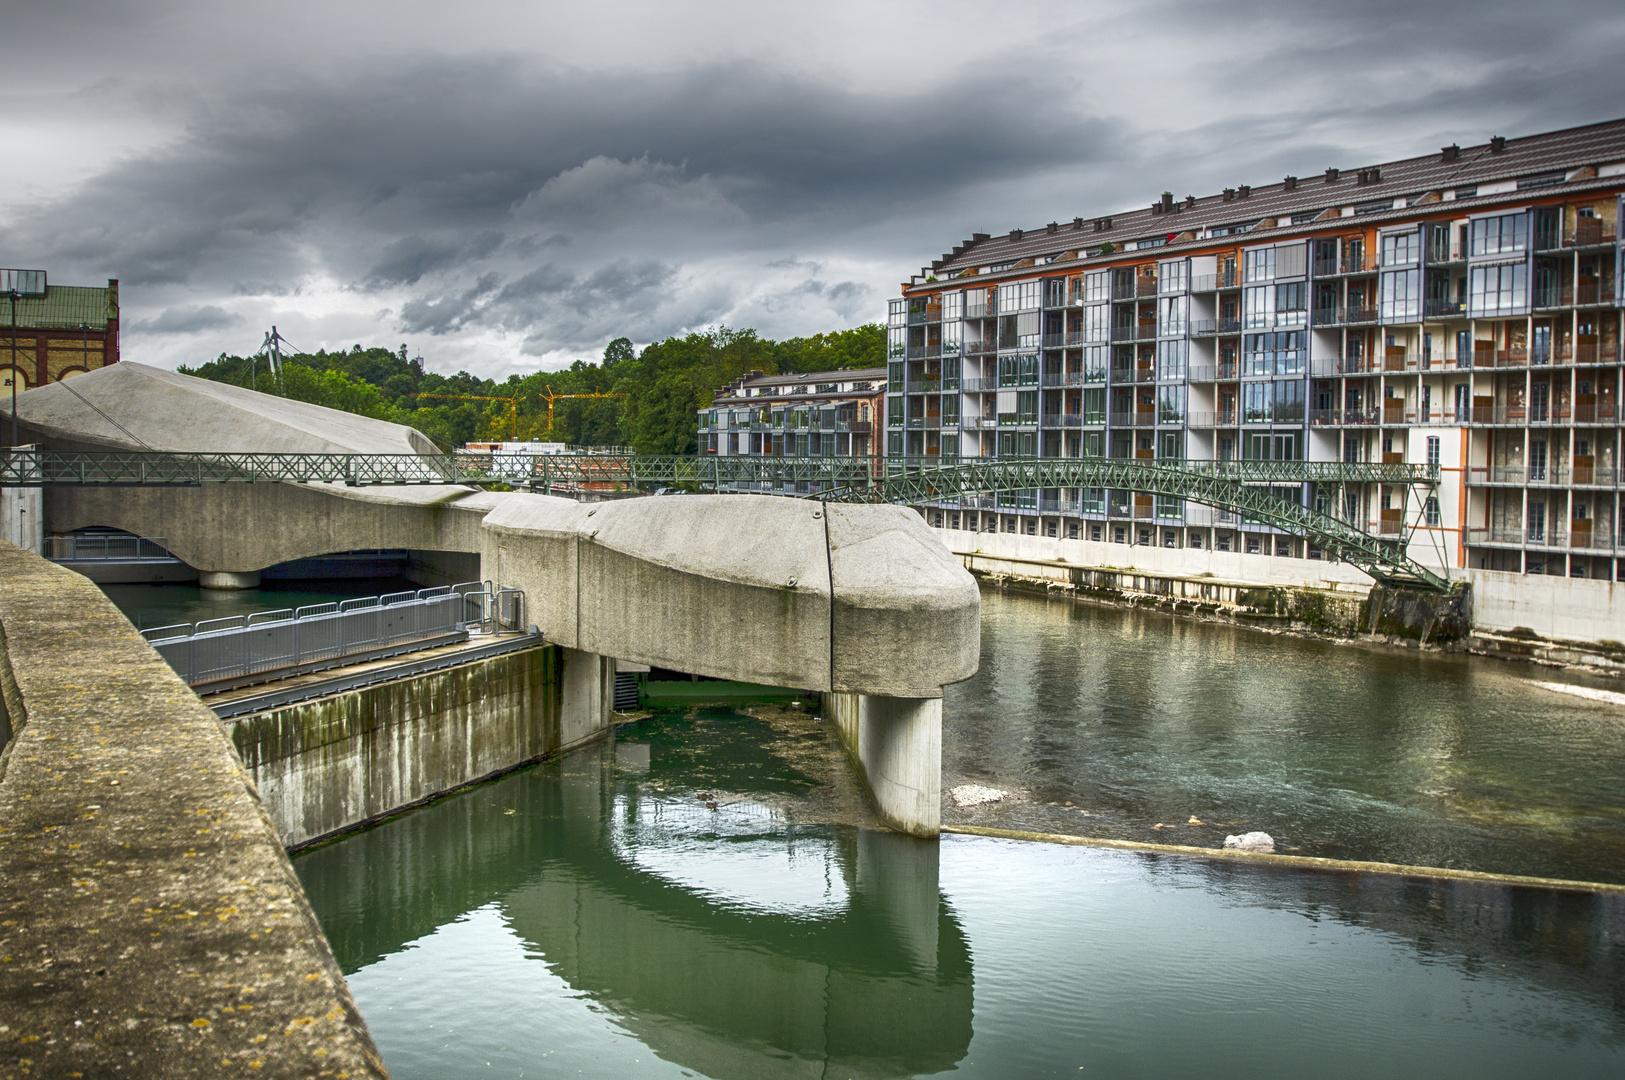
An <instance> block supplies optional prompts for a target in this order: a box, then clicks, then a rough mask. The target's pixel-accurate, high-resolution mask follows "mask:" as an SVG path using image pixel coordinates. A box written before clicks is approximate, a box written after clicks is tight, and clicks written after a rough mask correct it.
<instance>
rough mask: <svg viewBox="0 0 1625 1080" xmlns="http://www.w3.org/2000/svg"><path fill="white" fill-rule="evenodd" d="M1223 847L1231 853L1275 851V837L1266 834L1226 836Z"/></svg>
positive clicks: (1254, 833) (1253, 833) (1251, 833)
mask: <svg viewBox="0 0 1625 1080" xmlns="http://www.w3.org/2000/svg"><path fill="white" fill-rule="evenodd" d="M1224 846H1225V847H1227V848H1229V849H1231V850H1232V851H1263V852H1272V851H1274V850H1275V837H1273V836H1271V835H1270V834H1269V833H1267V832H1250V833H1242V834H1241V835H1240V836H1227V837H1225V838H1224Z"/></svg>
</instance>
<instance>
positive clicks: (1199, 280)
mask: <svg viewBox="0 0 1625 1080" xmlns="http://www.w3.org/2000/svg"><path fill="white" fill-rule="evenodd" d="M1240 287H1241V275H1240V274H1239V273H1237V272H1236V271H1235V270H1231V271H1229V272H1225V271H1220V272H1219V273H1217V274H1197V275H1196V276H1194V277H1192V278H1191V292H1193V293H1200V292H1218V291H1219V290H1220V289H1238V288H1240Z"/></svg>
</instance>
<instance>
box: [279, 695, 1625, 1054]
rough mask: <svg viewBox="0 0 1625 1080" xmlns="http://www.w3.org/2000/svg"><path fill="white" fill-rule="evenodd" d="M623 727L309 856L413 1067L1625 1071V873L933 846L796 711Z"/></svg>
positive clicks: (973, 841) (372, 1017)
mask: <svg viewBox="0 0 1625 1080" xmlns="http://www.w3.org/2000/svg"><path fill="white" fill-rule="evenodd" d="M995 670H996V671H1002V672H1004V673H1005V675H1006V676H1008V675H1009V673H1010V670H1011V669H1010V668H1009V667H1008V666H1007V665H996V666H995ZM617 739H618V741H617V743H616V744H614V745H609V746H599V747H593V748H589V749H587V750H585V751H582V752H579V753H576V754H573V755H571V756H569V757H567V758H566V759H564V760H563V761H561V762H555V763H551V764H547V765H543V766H540V767H536V768H532V769H528V770H525V771H523V772H520V773H516V774H513V775H510V776H508V777H506V778H504V779H502V780H500V781H497V782H495V783H491V784H486V785H482V786H480V787H478V788H475V789H472V790H470V791H468V792H465V793H463V794H460V795H458V796H455V797H453V798H450V799H446V800H444V801H442V802H439V803H436V804H434V805H431V806H429V807H425V808H423V809H420V810H417V811H414V812H412V813H410V814H406V815H403V816H401V817H399V818H396V819H394V820H391V821H389V822H386V823H384V824H383V825H380V826H378V827H376V828H372V829H369V830H366V831H363V832H360V833H357V834H355V835H353V836H351V837H349V838H347V839H344V840H342V841H340V842H337V843H334V844H330V845H327V846H324V847H320V848H316V849H314V850H311V851H308V852H306V853H303V854H301V855H299V856H298V857H297V858H296V860H295V866H296V867H297V869H298V871H299V874H300V877H301V878H302V880H303V881H304V883H305V888H306V890H307V892H308V893H309V895H310V898H311V901H312V903H313V905H314V906H315V908H316V911H317V914H318V916H319V917H320V918H321V921H322V925H323V927H324V929H325V930H326V931H327V934H328V937H329V939H330V940H331V941H332V943H333V947H334V950H335V952H336V954H337V955H338V958H339V961H340V963H341V965H342V966H343V968H344V970H345V972H346V973H347V974H348V975H349V979H350V985H351V987H352V989H353V990H354V992H355V995H356V998H357V1000H358V1002H359V1004H360V1006H361V1009H362V1012H363V1014H364V1015H365V1016H366V1018H367V1021H368V1023H369V1025H370V1026H371V1028H372V1031H373V1033H374V1035H375V1037H376V1038H377V1040H378V1042H379V1045H380V1047H381V1048H382V1051H383V1054H384V1058H385V1061H386V1063H387V1064H388V1065H389V1067H390V1069H391V1071H392V1074H393V1075H394V1076H395V1077H397V1080H413V1078H419V1077H422V1078H431V1077H432V1078H436V1080H439V1078H456V1077H463V1076H480V1077H488V1076H505V1077H523V1076H531V1077H540V1076H577V1075H583V1076H597V1077H609V1076H614V1077H620V1076H645V1075H647V1076H668V1077H680V1076H695V1075H702V1076H709V1077H716V1078H719V1080H733V1078H739V1080H745V1078H760V1077H765V1078H777V1077H785V1078H792V1077H793V1078H801V1077H808V1078H811V1077H821V1078H822V1077H829V1078H834V1077H853V1078H881V1077H888V1078H889V1077H906V1076H916V1075H930V1074H934V1073H939V1072H945V1071H950V1070H953V1071H957V1072H963V1073H968V1074H972V1075H981V1076H988V1077H1000V1078H1002V1077H1026V1076H1055V1075H1067V1076H1110V1077H1141V1076H1144V1077H1165V1076H1187V1075H1188V1076H1204V1077H1220V1078H1224V1077H1238V1078H1241V1077H1246V1078H1256V1077H1275V1076H1279V1077H1301V1076H1304V1075H1306V1074H1310V1073H1313V1074H1314V1075H1316V1076H1317V1077H1318V1076H1329V1077H1342V1076H1349V1077H1366V1076H1372V1075H1383V1076H1416V1077H1428V1078H1439V1077H1456V1076H1460V1077H1474V1078H1480V1077H1503V1076H1505V1077H1512V1076H1531V1075H1554V1076H1555V1075H1562V1076H1598V1077H1601V1076H1616V1075H1619V1073H1620V1070H1621V1067H1622V1066H1625V943H1622V941H1621V935H1622V934H1625V902H1622V901H1621V900H1620V899H1618V898H1607V897H1602V898H1599V897H1596V896H1592V895H1587V894H1573V893H1568V894H1565V893H1554V892H1549V891H1533V890H1512V889H1506V888H1500V887H1490V886H1484V885H1476V884H1471V885H1470V884H1464V883H1449V882H1445V883H1438V882H1425V881H1407V880H1404V879H1399V878H1392V877H1384V876H1373V875H1345V874H1327V873H1318V872H1304V871H1289V870H1278V869H1270V868H1259V867H1245V866H1237V865H1233V864H1229V863H1222V862H1216V863H1212V864H1210V863H1206V862H1203V861H1201V860H1194V859H1188V858H1177V857H1168V856H1158V855H1146V854H1132V853H1126V852H1118V851H1103V850H1094V849H1079V848H1068V847H1061V846H1054V845H1047V844H1026V843H1014V842H1008V841H999V840H990V839H983V838H977V837H963V836H959V837H947V838H945V839H944V840H943V841H942V843H941V844H940V845H937V844H931V843H922V842H918V841H914V840H910V839H908V838H906V837H901V836H897V835H894V834H890V833H884V832H877V831H873V830H867V829H862V828H857V827H853V826H850V825H829V824H818V823H816V822H813V821H809V820H808V815H807V813H806V810H807V808H808V807H809V806H813V805H817V803H816V800H817V799H818V798H819V797H820V790H821V789H823V788H825V787H827V786H828V785H829V783H830V781H829V779H828V776H827V774H820V773H819V772H818V771H817V770H816V769H815V768H813V767H811V766H810V765H809V764H808V763H809V762H811V761H813V760H814V758H815V756H816V755H811V754H808V755H798V752H797V750H796V748H797V747H798V746H800V745H801V744H802V743H803V742H805V741H806V740H807V735H806V731H805V728H804V727H797V725H796V724H794V723H790V724H785V723H781V722H779V721H774V722H772V723H769V722H767V721H764V720H762V719H756V718H752V717H749V716H744V715H741V714H739V713H734V712H731V711H728V710H700V711H699V712H698V713H697V714H696V715H691V716H685V715H683V714H680V713H672V714H663V715H658V716H656V717H654V718H652V719H649V720H646V721H642V722H640V723H638V724H636V725H632V726H630V727H626V728H622V729H621V730H620V731H619V733H618V736H617ZM696 746H700V747H702V748H703V750H702V752H699V753H697V752H696ZM814 749H817V748H816V747H814ZM702 796H705V798H702ZM707 802H714V803H715V804H716V808H715V809H711V808H709V807H707V806H706V803H707ZM827 809H828V807H821V808H820V810H819V813H820V814H823V813H824V812H825V811H826V810H827ZM836 810H837V812H836V813H834V814H833V815H832V816H834V817H837V818H838V817H841V816H843V815H842V813H840V812H839V808H838V807H837V808H836Z"/></svg>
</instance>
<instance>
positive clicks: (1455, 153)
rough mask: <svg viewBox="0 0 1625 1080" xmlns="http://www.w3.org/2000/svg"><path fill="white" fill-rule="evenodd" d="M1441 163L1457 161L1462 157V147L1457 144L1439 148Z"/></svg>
mask: <svg viewBox="0 0 1625 1080" xmlns="http://www.w3.org/2000/svg"><path fill="white" fill-rule="evenodd" d="M1439 154H1440V155H1441V156H1440V158H1439V160H1440V161H1456V160H1458V159H1459V158H1460V157H1461V147H1460V146H1458V145H1456V144H1455V143H1451V144H1450V145H1449V146H1441V147H1439Z"/></svg>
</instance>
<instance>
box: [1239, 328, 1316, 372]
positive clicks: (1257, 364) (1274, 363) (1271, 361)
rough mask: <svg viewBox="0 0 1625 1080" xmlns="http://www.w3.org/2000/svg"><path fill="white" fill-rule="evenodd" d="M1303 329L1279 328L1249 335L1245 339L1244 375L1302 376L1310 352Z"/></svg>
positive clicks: (1243, 354)
mask: <svg viewBox="0 0 1625 1080" xmlns="http://www.w3.org/2000/svg"><path fill="white" fill-rule="evenodd" d="M1306 338H1307V334H1306V333H1305V332H1304V331H1302V330H1288V331H1278V332H1276V333H1273V334H1248V335H1246V337H1244V338H1243V339H1242V343H1243V345H1244V346H1245V348H1244V351H1243V353H1242V374H1244V375H1301V374H1303V372H1304V365H1305V362H1306V356H1307V352H1306V349H1305V339H1306Z"/></svg>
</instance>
